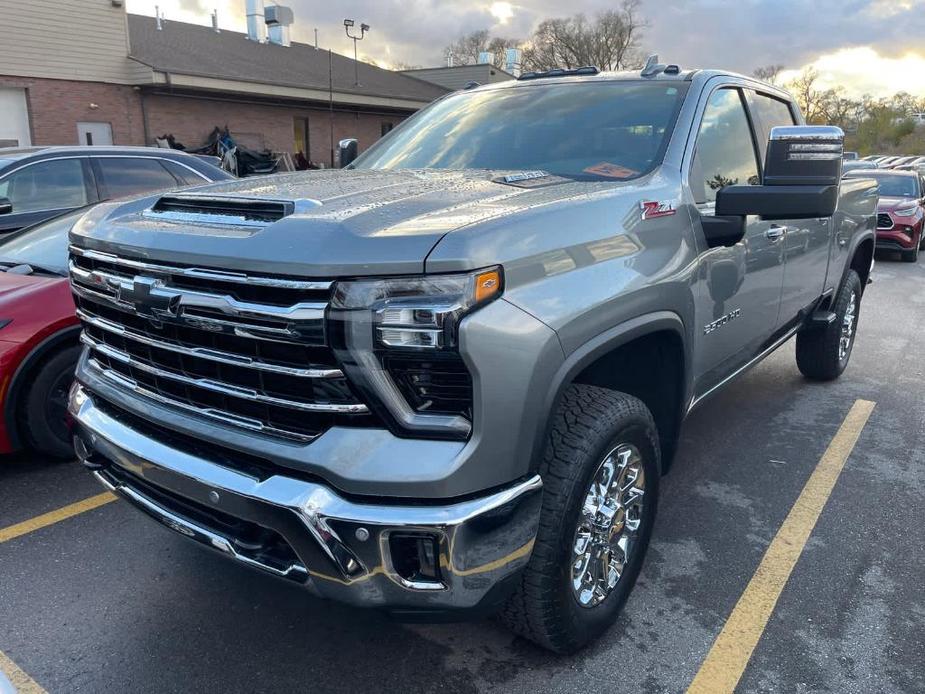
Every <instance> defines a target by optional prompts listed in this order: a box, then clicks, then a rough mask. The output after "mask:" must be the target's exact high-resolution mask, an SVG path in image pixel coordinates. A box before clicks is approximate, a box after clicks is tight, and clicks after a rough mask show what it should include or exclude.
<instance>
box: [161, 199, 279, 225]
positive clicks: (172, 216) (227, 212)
mask: <svg viewBox="0 0 925 694" xmlns="http://www.w3.org/2000/svg"><path fill="white" fill-rule="evenodd" d="M294 209H295V206H294V205H293V203H292V202H289V201H283V200H262V199H259V198H256V199H255V198H235V197H226V196H215V195H165V196H163V197H162V198H161V199H160V200H158V201H157V202H156V203H155V204H154V206H153V207H152V208H151V209H150V210H147V211H146V212H145V216H146V217H153V218H155V219H159V220H165V221H171V222H185V223H191V224H210V225H211V224H229V225H234V226H248V227H252V226H260V227H264V226H266V225H268V224H272V223H273V222H278V221H279V220H281V219H282V218H283V217H287V216H289V215H291V214H292V213H293V210H294Z"/></svg>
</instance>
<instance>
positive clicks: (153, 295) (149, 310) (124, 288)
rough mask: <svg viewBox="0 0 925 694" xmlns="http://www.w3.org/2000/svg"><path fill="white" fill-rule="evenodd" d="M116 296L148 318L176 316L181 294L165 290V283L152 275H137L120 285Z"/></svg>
mask: <svg viewBox="0 0 925 694" xmlns="http://www.w3.org/2000/svg"><path fill="white" fill-rule="evenodd" d="M116 298H117V299H118V300H119V301H121V302H123V303H126V304H131V305H132V306H133V307H134V308H135V313H137V314H138V315H140V316H145V317H146V318H162V317H164V316H176V315H177V308H178V306H179V305H180V295H179V294H175V293H173V292H170V291H165V290H164V289H163V285H162V284H161V282H159V281H158V280H156V279H153V278H151V277H135V278H134V279H133V280H132V281H131V282H123V283H121V284H120V285H119V289H118V292H117V294H116Z"/></svg>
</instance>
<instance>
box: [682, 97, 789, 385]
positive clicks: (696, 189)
mask: <svg viewBox="0 0 925 694" xmlns="http://www.w3.org/2000/svg"><path fill="white" fill-rule="evenodd" d="M758 161H759V157H758V149H757V147H756V140H755V136H754V132H753V129H752V125H751V122H750V120H749V118H748V113H747V111H746V109H745V103H744V101H743V94H742V92H741V91H740V90H739V89H737V88H720V89H717V90H716V91H714V92H713V93H712V94H711V95H710V97H709V101H708V102H707V104H706V107H705V109H704V113H703V117H702V120H701V123H700V127H699V130H698V133H697V139H696V141H695V152H694V157H693V163H692V165H691V169H690V172H689V182H690V186H691V191H692V193H693V196H694V202H695V203H696V208H697V212H696V213H695V215H694V218H695V219H694V221H695V227H701V228H702V224H703V220H704V219H706V218H707V217H710V216H712V215H713V214H714V207H715V204H716V193H717V191H718V190H720V189H721V188H723V187H725V186H728V185H756V184H758V182H759V181H760V175H759V164H758ZM745 224H746V231H745V236H744V238H743V239H742V240H741V241H739V242H738V243H736V244H734V245H732V246H728V247H727V246H719V247H716V248H707V247H706V240H705V237H703V236H701V238H700V241H701V243H702V244H703V247H704V251H703V253H702V255H701V256H700V268H699V270H700V272H699V282H698V285H699V286H698V287H697V291H696V297H697V298H696V302H697V303H696V306H695V310H694V313H695V316H696V324H695V325H694V331H695V334H696V336H697V337H696V339H697V340H698V342H699V345H698V346H699V349H696V350H695V357H694V359H695V363H694V368H695V375H696V384H695V388H696V392H697V395H703V394H704V393H706V392H707V391H709V390H710V389H712V388H713V387H715V386H716V385H718V384H719V383H721V382H722V381H723V380H724V379H726V378H728V377H729V376H731V375H732V374H734V373H735V372H736V371H737V370H738V369H739V368H741V367H742V366H744V365H745V364H746V363H748V362H749V361H750V360H751V359H752V358H753V357H754V356H756V355H757V354H759V353H760V352H761V351H762V350H763V349H764V348H765V347H766V346H767V344H768V342H769V341H770V340H771V339H772V336H773V334H774V331H775V328H776V327H777V321H778V313H779V309H780V296H781V287H782V285H783V278H784V265H783V252H782V246H781V240H782V239H781V236H780V234H779V230H778V229H777V227H776V226H775V225H774V224H772V223H769V222H764V221H761V220H760V219H759V218H758V217H755V216H749V217H747V218H746V222H745Z"/></svg>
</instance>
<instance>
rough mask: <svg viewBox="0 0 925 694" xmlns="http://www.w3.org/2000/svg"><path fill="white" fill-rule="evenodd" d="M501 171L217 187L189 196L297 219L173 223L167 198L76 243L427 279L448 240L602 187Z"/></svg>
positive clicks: (313, 271)
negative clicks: (428, 264) (269, 206)
mask: <svg viewBox="0 0 925 694" xmlns="http://www.w3.org/2000/svg"><path fill="white" fill-rule="evenodd" d="M508 173H511V172H503V171H502V172H498V171H412V170H403V171H364V170H357V171H343V170H342V171H336V170H330V171H310V172H299V173H292V174H282V175H277V176H268V177H262V178H247V179H241V180H237V181H232V182H225V183H219V184H211V185H207V186H201V187H197V188H194V189H190V190H187V191H185V192H184V193H183V194H184V195H190V196H196V195H203V196H212V197H215V196H227V197H233V198H239V199H240V198H244V199H261V200H274V201H286V202H289V203H292V205H293V212H292V214H289V215H288V216H286V217H284V218H282V219H280V220H279V221H276V222H272V223H269V224H266V225H264V226H259V227H241V226H234V225H230V224H215V223H202V224H199V223H190V222H189V220H188V219H187V220H184V221H179V220H175V221H170V220H169V219H167V218H166V216H165V215H155V214H151V212H150V209H151V207H152V206H153V205H154V204H155V203H156V202H157V200H158V199H159V198H158V197H157V196H155V197H146V198H142V199H138V200H134V201H130V202H126V203H117V204H112V205H109V206H107V207H106V209H105V211H104V212H103V211H101V212H99V213H97V214H95V215H93V214H91V215H90V216H89V217H88V218H86V222H85V223H82V224H78V225H77V226H76V227H75V230H74V231H72V233H71V239H72V242H74V243H77V244H79V245H81V246H84V247H88V248H94V249H97V250H102V251H106V252H109V253H117V254H120V255H125V256H130V257H135V258H141V259H145V258H148V259H156V260H161V261H164V262H174V263H181V264H184V265H195V266H201V267H212V268H223V269H229V270H246V271H248V272H251V273H260V272H264V273H274V274H286V275H298V276H303V277H345V276H364V275H377V274H405V273H409V274H410V273H419V272H422V271H423V270H424V262H425V259H426V258H427V256H428V254H429V253H430V252H431V251H432V250H433V249H434V247H435V246H436V245H437V244H438V243H439V242H440V240H441V239H442V238H443V237H444V236H446V235H447V234H449V233H459V232H460V231H462V230H464V229H466V228H473V227H475V226H478V225H479V224H483V223H486V222H488V221H490V220H491V221H497V220H498V219H499V218H502V217H505V216H510V215H518V214H522V213H525V212H527V211H529V210H531V209H535V208H539V207H542V206H545V205H549V204H550V203H554V202H558V201H563V200H566V199H569V198H574V197H578V196H582V195H586V194H588V193H592V192H596V191H598V190H602V189H604V188H609V189H612V188H613V187H614V182H576V181H572V180H569V179H562V178H557V177H554V176H550V177H548V178H546V179H542V178H541V179H534V180H531V181H529V182H528V183H522V184H521V185H518V184H517V183H515V184H508V183H505V182H504V176H505V175H506V174H508Z"/></svg>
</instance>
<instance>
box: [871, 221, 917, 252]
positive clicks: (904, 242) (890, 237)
mask: <svg viewBox="0 0 925 694" xmlns="http://www.w3.org/2000/svg"><path fill="white" fill-rule="evenodd" d="M917 243H918V239H917V238H916V236H915V231H914V230H913V228H912V227H908V228H907V227H898V226H897V227H894V228H893V229H889V230H885V229H878V230H877V250H890V251H911V250H913V249H915V246H916V244H917Z"/></svg>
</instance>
